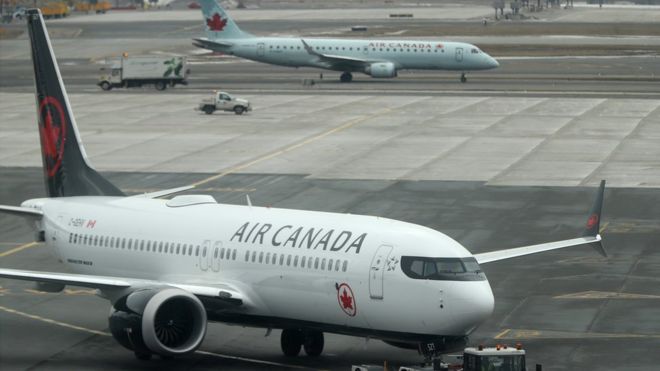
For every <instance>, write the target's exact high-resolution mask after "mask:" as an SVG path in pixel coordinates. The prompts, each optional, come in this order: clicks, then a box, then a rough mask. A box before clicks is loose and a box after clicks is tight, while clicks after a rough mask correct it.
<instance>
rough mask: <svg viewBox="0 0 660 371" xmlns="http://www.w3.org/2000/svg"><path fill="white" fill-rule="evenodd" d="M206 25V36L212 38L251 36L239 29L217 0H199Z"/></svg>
mask: <svg viewBox="0 0 660 371" xmlns="http://www.w3.org/2000/svg"><path fill="white" fill-rule="evenodd" d="M199 4H200V5H201V7H202V15H203V16H204V23H205V25H206V27H205V30H206V37H207V38H208V39H209V40H214V39H243V38H248V37H253V36H252V35H250V34H249V33H247V32H243V31H241V29H240V28H238V26H237V25H236V23H235V22H234V20H233V19H231V17H230V16H229V15H228V14H227V12H225V10H224V9H223V8H222V6H221V5H220V2H219V0H199Z"/></svg>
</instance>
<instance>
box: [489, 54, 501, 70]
mask: <svg viewBox="0 0 660 371" xmlns="http://www.w3.org/2000/svg"><path fill="white" fill-rule="evenodd" d="M499 66H500V62H498V61H497V59H495V58H493V57H491V56H490V55H489V56H488V67H490V68H497V67H499Z"/></svg>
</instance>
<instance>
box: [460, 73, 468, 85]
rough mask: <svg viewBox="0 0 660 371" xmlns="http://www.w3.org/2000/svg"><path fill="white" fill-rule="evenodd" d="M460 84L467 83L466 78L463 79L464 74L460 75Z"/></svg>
mask: <svg viewBox="0 0 660 371" xmlns="http://www.w3.org/2000/svg"><path fill="white" fill-rule="evenodd" d="M461 82H463V83H465V82H467V77H465V73H462V74H461Z"/></svg>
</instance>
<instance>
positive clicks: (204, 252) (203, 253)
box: [202, 246, 208, 258]
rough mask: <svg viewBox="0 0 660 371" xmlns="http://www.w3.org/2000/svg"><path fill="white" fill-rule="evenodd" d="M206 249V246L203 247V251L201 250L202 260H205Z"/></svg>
mask: <svg viewBox="0 0 660 371" xmlns="http://www.w3.org/2000/svg"><path fill="white" fill-rule="evenodd" d="M207 249H208V248H207V247H206V246H204V249H203V250H202V258H206V250H207Z"/></svg>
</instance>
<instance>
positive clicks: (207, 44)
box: [193, 37, 234, 52]
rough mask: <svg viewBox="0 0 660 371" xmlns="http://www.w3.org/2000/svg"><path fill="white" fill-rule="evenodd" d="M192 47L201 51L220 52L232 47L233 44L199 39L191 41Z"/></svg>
mask: <svg viewBox="0 0 660 371" xmlns="http://www.w3.org/2000/svg"><path fill="white" fill-rule="evenodd" d="M193 45H195V46H196V47H198V48H202V49H208V50H212V51H217V52H222V51H226V50H227V49H228V48H231V47H232V46H234V43H232V42H228V41H221V40H209V39H207V38H204V37H200V38H194V39H193Z"/></svg>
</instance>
